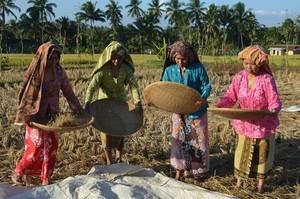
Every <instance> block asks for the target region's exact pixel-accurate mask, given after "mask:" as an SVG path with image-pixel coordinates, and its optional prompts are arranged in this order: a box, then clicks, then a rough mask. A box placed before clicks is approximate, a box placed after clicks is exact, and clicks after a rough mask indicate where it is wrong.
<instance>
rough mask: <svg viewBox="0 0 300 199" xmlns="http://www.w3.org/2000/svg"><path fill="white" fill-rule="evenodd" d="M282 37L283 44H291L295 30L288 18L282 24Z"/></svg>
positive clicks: (292, 22)
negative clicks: (283, 39)
mask: <svg viewBox="0 0 300 199" xmlns="http://www.w3.org/2000/svg"><path fill="white" fill-rule="evenodd" d="M281 28H282V35H284V38H285V43H286V45H287V44H292V43H293V36H294V30H295V24H294V21H293V20H292V19H290V18H287V19H285V20H284V22H283V23H282V26H281Z"/></svg>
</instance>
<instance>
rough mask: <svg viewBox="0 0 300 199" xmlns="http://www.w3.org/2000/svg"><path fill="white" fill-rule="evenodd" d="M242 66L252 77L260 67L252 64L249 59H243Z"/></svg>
mask: <svg viewBox="0 0 300 199" xmlns="http://www.w3.org/2000/svg"><path fill="white" fill-rule="evenodd" d="M243 65H244V68H245V70H246V71H248V72H249V73H251V74H254V75H255V74H257V73H258V72H259V70H260V66H259V65H257V64H255V63H253V62H252V60H251V59H244V61H243Z"/></svg>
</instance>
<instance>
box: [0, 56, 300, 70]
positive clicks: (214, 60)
mask: <svg viewBox="0 0 300 199" xmlns="http://www.w3.org/2000/svg"><path fill="white" fill-rule="evenodd" d="M2 56H3V57H8V63H6V66H8V67H27V66H28V65H29V64H30V62H31V60H32V57H33V56H34V55H33V54H2ZM131 56H132V59H133V61H134V63H135V64H136V66H139V67H161V66H162V61H161V60H160V59H159V58H158V57H157V56H156V55H148V54H143V55H141V54H132V55H131ZM98 58H99V54H94V56H92V55H90V54H80V55H77V54H63V55H62V59H61V63H62V65H73V67H78V66H81V67H82V66H83V65H84V66H91V65H93V66H94V65H95V64H96V63H97V61H98ZM200 59H201V61H202V62H203V63H204V64H213V65H220V64H221V65H228V64H230V65H233V64H238V63H239V62H238V61H237V56H200ZM0 60H1V59H0ZM270 64H271V65H272V66H277V67H284V66H288V67H300V55H292V56H270Z"/></svg>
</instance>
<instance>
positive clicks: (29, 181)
mask: <svg viewBox="0 0 300 199" xmlns="http://www.w3.org/2000/svg"><path fill="white" fill-rule="evenodd" d="M24 181H25V185H26V186H28V187H30V186H32V184H31V181H32V176H29V175H25V176H24Z"/></svg>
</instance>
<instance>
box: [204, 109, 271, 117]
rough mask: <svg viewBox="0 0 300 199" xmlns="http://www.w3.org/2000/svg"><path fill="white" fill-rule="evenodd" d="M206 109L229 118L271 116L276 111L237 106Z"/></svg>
mask: <svg viewBox="0 0 300 199" xmlns="http://www.w3.org/2000/svg"><path fill="white" fill-rule="evenodd" d="M207 110H208V111H210V112H212V113H214V114H217V115H220V116H223V117H226V118H230V119H239V120H258V119H261V118H263V117H265V116H272V115H275V114H276V113H274V112H270V111H266V110H248V109H238V108H208V109H207Z"/></svg>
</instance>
